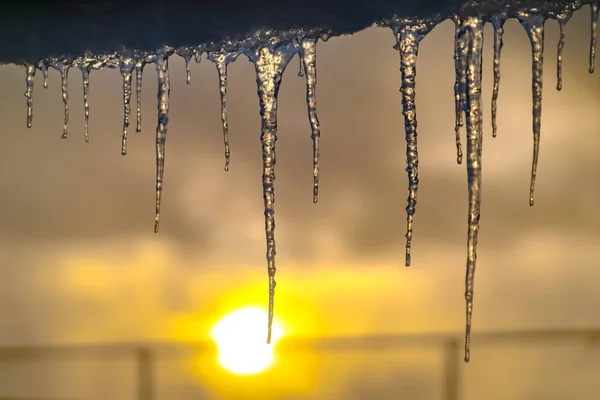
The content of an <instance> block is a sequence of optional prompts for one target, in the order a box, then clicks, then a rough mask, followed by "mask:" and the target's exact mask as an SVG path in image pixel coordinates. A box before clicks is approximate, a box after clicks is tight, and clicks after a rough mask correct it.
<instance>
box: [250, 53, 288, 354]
mask: <svg viewBox="0 0 600 400" xmlns="http://www.w3.org/2000/svg"><path fill="white" fill-rule="evenodd" d="M295 46H296V44H294V43H292V44H289V45H287V46H280V47H277V48H275V49H270V48H267V47H263V48H260V49H258V50H256V52H249V53H247V56H248V58H249V59H250V61H251V62H252V63H253V64H254V67H255V69H256V83H257V86H258V98H259V100H260V116H261V119H262V128H261V137H260V140H261V142H262V159H263V175H262V182H263V199H264V204H265V233H266V239H267V254H266V255H267V265H268V272H269V322H268V333H267V343H270V342H271V327H272V325H273V305H274V297H275V285H276V282H275V272H276V268H275V210H274V207H273V206H274V203H275V192H274V183H275V142H276V141H277V96H278V93H279V84H280V83H281V77H282V75H283V71H284V70H285V67H286V66H287V65H288V63H289V62H290V59H291V58H292V57H293V56H294V54H296V52H297V50H296V48H295Z"/></svg>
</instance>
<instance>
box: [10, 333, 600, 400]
mask: <svg viewBox="0 0 600 400" xmlns="http://www.w3.org/2000/svg"><path fill="white" fill-rule="evenodd" d="M473 341H474V343H476V344H477V345H478V346H480V345H497V344H502V343H510V344H518V343H520V344H531V343H532V342H534V343H535V344H542V343H543V344H553V343H556V342H575V343H576V342H581V343H585V342H587V343H591V344H594V345H600V329H571V330H568V329H563V330H519V331H501V332H485V333H481V332H480V333H477V334H476V335H474V337H473ZM462 345H463V336H462V335H459V334H401V335H370V336H356V337H352V336H344V337H327V338H293V339H291V338H288V339H282V340H281V342H280V343H278V352H279V354H286V353H307V352H310V353H311V354H314V353H315V352H316V353H331V352H349V351H352V352H354V351H374V350H382V349H388V350H389V349H392V348H399V347H412V346H419V347H429V348H431V347H437V348H439V349H440V351H442V352H443V355H444V363H443V368H444V371H443V376H444V384H443V395H442V398H443V399H444V400H459V399H460V398H461V376H460V371H461V363H462V362H463V360H462V356H463V347H462ZM198 351H200V352H203V353H205V354H207V353H209V354H210V353H212V354H215V355H216V347H215V345H214V344H212V343H210V342H154V343H144V344H140V343H115V344H93V345H60V346H29V347H3V348H2V347H0V363H3V362H10V361H11V360H23V359H26V358H30V359H32V360H39V359H41V358H49V357H51V358H55V357H66V356H73V355H77V356H102V357H103V358H106V357H123V356H126V357H132V358H133V359H134V360H135V363H136V371H137V372H136V373H137V390H136V392H137V394H136V400H157V399H156V394H155V387H154V383H155V382H154V381H155V379H154V374H155V370H156V363H157V355H159V354H160V355H161V356H165V355H167V356H173V355H185V354H191V353H192V352H198ZM0 400H68V399H54V398H45V397H44V398H42V397H35V398H34V397H26V398H25V397H2V396H1V393H0Z"/></svg>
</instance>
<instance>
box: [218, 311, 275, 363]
mask: <svg viewBox="0 0 600 400" xmlns="http://www.w3.org/2000/svg"><path fill="white" fill-rule="evenodd" d="M267 318H268V315H267V313H266V311H264V310H262V309H260V308H242V309H239V310H236V311H233V312H232V313H230V314H227V315H226V316H225V317H223V318H222V319H221V320H220V321H219V322H218V323H217V324H216V325H215V327H214V329H213V331H212V338H213V340H214V341H215V342H216V343H217V347H218V351H219V356H218V357H219V363H220V364H221V365H222V366H223V367H224V368H225V369H227V370H229V371H231V372H233V373H236V374H240V375H252V374H257V373H259V372H261V371H263V370H265V369H266V368H267V367H269V366H270V365H271V363H272V362H273V345H274V344H275V342H276V341H277V339H278V338H280V337H281V335H282V333H283V331H282V329H281V326H280V325H279V324H278V323H277V322H276V321H273V334H272V337H271V344H267Z"/></svg>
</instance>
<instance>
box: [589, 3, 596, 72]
mask: <svg viewBox="0 0 600 400" xmlns="http://www.w3.org/2000/svg"><path fill="white" fill-rule="evenodd" d="M590 8H591V12H592V32H591V37H592V38H591V40H590V74H593V73H594V69H595V67H596V36H597V31H598V3H591V4H590Z"/></svg>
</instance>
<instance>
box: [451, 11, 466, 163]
mask: <svg viewBox="0 0 600 400" xmlns="http://www.w3.org/2000/svg"><path fill="white" fill-rule="evenodd" d="M454 22H455V30H454V68H455V70H456V80H455V82H454V108H455V114H456V115H455V122H454V133H455V137H456V139H455V140H456V162H457V163H458V164H462V159H463V151H462V145H461V143H460V128H461V127H462V126H463V125H464V122H463V112H464V109H465V102H466V93H467V78H466V72H467V61H466V59H467V45H466V38H465V30H464V28H463V27H462V21H461V18H460V17H458V16H455V18H454Z"/></svg>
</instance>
